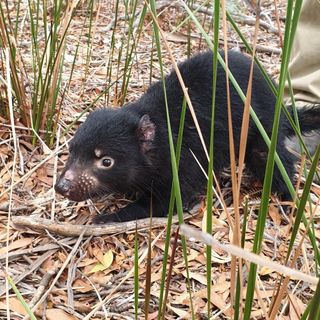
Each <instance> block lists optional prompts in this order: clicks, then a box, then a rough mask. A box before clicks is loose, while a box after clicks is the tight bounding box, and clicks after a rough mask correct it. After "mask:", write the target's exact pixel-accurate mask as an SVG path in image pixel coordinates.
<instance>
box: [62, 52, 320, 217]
mask: <svg viewBox="0 0 320 320" xmlns="http://www.w3.org/2000/svg"><path fill="white" fill-rule="evenodd" d="M222 55H223V53H222ZM212 59H213V57H212V52H206V53H203V54H199V55H196V56H194V57H193V58H191V59H189V60H187V61H185V62H184V63H182V64H181V65H180V66H179V69H180V72H181V74H182V77H183V79H184V83H185V85H186V87H187V88H188V92H189V95H190V98H191V100H192V103H193V107H194V109H195V112H196V115H197V118H198V121H199V124H200V127H201V130H202V133H203V136H204V138H205V140H206V143H207V145H208V143H209V141H208V139H209V132H210V124H211V105H212ZM250 63H251V61H250V59H249V58H248V57H247V56H245V55H243V54H241V53H238V52H234V51H230V52H229V68H230V70H231V72H232V73H233V75H234V76H235V78H236V80H237V81H238V83H239V84H240V86H241V88H242V90H243V91H244V92H246V90H247V84H248V78H249V69H250ZM166 89H167V98H168V103H169V109H170V117H171V125H172V130H173V135H174V136H177V132H178V127H179V121H180V111H181V106H182V101H183V93H182V90H181V87H180V84H179V81H178V79H177V76H176V74H175V72H171V74H169V75H168V76H167V77H166ZM230 90H231V104H232V117H233V130H234V141H235V150H236V153H237V154H238V149H239V137H240V130H241V122H242V114H243V102H242V100H241V98H240V97H239V96H238V94H237V92H236V90H235V89H234V87H233V86H232V84H231V85H230ZM216 92H217V96H216V112H215V142H214V145H215V150H214V156H215V157H214V170H215V172H216V173H219V172H221V170H222V169H223V168H224V167H227V166H229V163H230V162H229V142H228V123H227V98H226V80H225V72H224V70H223V68H222V67H221V66H220V65H219V66H218V70H217V91H216ZM251 104H252V106H253V108H254V110H255V112H256V113H257V115H258V117H259V119H260V121H261V122H262V124H263V126H264V128H265V130H266V132H267V133H268V134H269V136H270V135H271V130H272V122H273V115H274V112H273V110H274V106H275V97H274V95H273V93H272V92H271V90H270V89H269V87H268V85H267V83H266V81H265V80H264V78H263V76H262V75H261V73H260V71H259V69H258V67H255V69H254V78H253V87H252V103H251ZM299 116H300V119H301V129H302V131H305V132H307V131H310V130H312V129H317V128H319V126H320V108H313V109H310V110H309V109H308V110H305V109H300V111H299ZM293 134H294V132H293V131H292V129H291V127H290V125H289V124H288V122H287V120H286V119H285V118H284V117H282V118H281V123H280V130H279V137H278V141H279V143H278V147H277V152H278V154H279V156H280V158H281V160H282V162H283V164H284V166H285V168H286V170H287V173H288V175H289V177H290V178H291V180H293V176H294V172H295V169H294V160H295V159H294V157H293V155H292V154H291V153H289V152H288V151H287V149H286V147H285V145H284V141H285V138H286V137H288V136H290V135H293ZM190 150H192V151H193V153H194V154H195V155H196V156H197V158H198V160H200V162H201V164H202V166H203V167H204V168H207V160H206V157H205V153H204V151H203V148H202V146H201V143H200V139H199V137H198V133H197V131H196V129H195V126H194V123H193V120H192V118H191V115H190V112H189V111H187V114H186V120H185V129H184V136H183V146H182V151H181V161H180V169H179V177H180V183H181V192H182V200H183V204H184V206H185V207H188V204H189V203H190V202H192V201H194V199H195V197H196V196H197V195H198V194H201V193H203V192H204V191H205V186H206V180H205V177H204V175H203V173H202V172H201V169H200V168H199V166H198V164H197V163H196V161H195V159H194V157H193V156H192V154H191V152H190ZM267 153H268V148H267V146H266V144H265V143H264V141H263V139H262V138H261V136H260V133H259V131H258V129H257V128H256V126H255V124H254V122H253V121H252V120H250V128H249V134H248V142H247V152H246V158H245V163H246V167H247V168H248V169H249V170H250V171H251V172H252V174H253V175H254V176H255V178H256V179H257V180H259V181H261V182H262V181H263V179H264V173H265V165H266V159H267ZM171 182H172V173H171V162H170V154H169V145H168V133H167V123H166V114H165V100H164V94H163V87H162V83H161V82H157V83H155V84H154V85H152V86H151V87H150V88H149V89H148V91H147V92H146V93H145V94H144V95H143V96H142V97H141V98H140V99H139V100H138V101H136V102H133V103H130V104H128V105H126V106H124V107H122V108H120V109H116V110H115V109H103V110H97V111H94V112H92V113H91V114H90V115H89V116H88V118H87V120H86V121H85V123H84V124H83V125H81V126H80V128H79V129H78V130H77V132H76V134H75V137H74V139H73V140H72V142H71V143H70V157H69V160H68V162H67V164H66V167H65V169H64V171H63V172H62V174H61V177H60V179H59V181H58V182H57V184H56V191H57V192H59V193H60V194H62V195H64V196H66V197H68V198H70V199H72V200H75V201H82V200H85V199H88V198H90V197H93V196H96V195H101V194H108V193H124V194H127V193H130V192H138V194H140V197H139V199H138V200H137V201H136V202H133V203H131V204H129V205H128V206H127V207H125V208H123V209H121V210H120V211H119V212H118V213H116V214H111V215H107V214H103V215H101V216H97V217H96V219H95V221H94V222H95V223H106V222H109V221H128V220H134V219H139V218H143V217H148V216H149V213H150V197H151V192H152V197H153V199H152V202H153V215H154V216H165V215H166V214H167V209H168V202H169V196H170V187H171ZM151 189H152V191H151ZM272 190H273V192H277V193H278V194H281V195H282V196H283V197H284V198H290V195H289V193H288V190H287V187H286V185H285V183H284V181H283V179H282V177H281V175H280V172H279V170H278V168H277V167H275V171H274V177H273V185H272Z"/></svg>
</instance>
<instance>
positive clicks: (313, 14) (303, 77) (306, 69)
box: [284, 0, 320, 104]
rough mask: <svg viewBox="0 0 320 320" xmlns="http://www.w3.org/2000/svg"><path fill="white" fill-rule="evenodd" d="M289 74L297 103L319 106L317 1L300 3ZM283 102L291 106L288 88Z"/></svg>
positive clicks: (319, 1)
mask: <svg viewBox="0 0 320 320" xmlns="http://www.w3.org/2000/svg"><path fill="white" fill-rule="evenodd" d="M289 73H290V76H291V82H292V88H293V93H294V97H295V99H296V100H297V101H305V102H308V103H320V0H303V3H302V8H301V14H300V19H299V22H298V26H297V30H296V34H295V38H294V42H293V48H292V52H291V60H290V64H289ZM284 100H285V101H286V102H287V103H288V104H291V102H290V94H289V90H288V87H287V85H286V88H285V92H284Z"/></svg>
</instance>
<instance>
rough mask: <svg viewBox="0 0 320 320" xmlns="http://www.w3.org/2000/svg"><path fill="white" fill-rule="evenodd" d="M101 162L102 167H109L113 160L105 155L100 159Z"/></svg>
mask: <svg viewBox="0 0 320 320" xmlns="http://www.w3.org/2000/svg"><path fill="white" fill-rule="evenodd" d="M101 164H102V166H103V167H104V168H111V167H112V166H113V164H114V160H113V159H112V158H109V157H105V158H103V159H101Z"/></svg>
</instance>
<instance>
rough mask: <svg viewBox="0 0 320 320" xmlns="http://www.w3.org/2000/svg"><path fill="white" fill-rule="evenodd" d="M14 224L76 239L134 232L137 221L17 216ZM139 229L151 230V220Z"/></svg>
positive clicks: (159, 222)
mask: <svg viewBox="0 0 320 320" xmlns="http://www.w3.org/2000/svg"><path fill="white" fill-rule="evenodd" d="M191 216H192V215H190V214H185V215H184V218H185V219H188V218H190V217H191ZM12 222H13V223H14V224H15V225H17V226H19V227H27V228H30V229H32V230H34V231H37V232H40V233H45V230H47V231H49V232H50V233H54V234H58V235H61V236H66V237H75V236H79V235H80V234H82V233H83V235H84V236H101V235H106V234H115V233H123V232H128V231H133V230H135V228H136V221H126V222H114V223H109V224H107V225H74V224H70V223H59V222H53V221H51V220H49V219H44V218H39V217H35V216H27V217H26V216H16V217H12ZM177 222H178V217H174V219H173V223H177ZM166 223H167V218H153V219H152V228H158V227H161V226H165V225H166ZM137 224H138V229H139V230H141V229H149V227H150V219H149V218H146V219H140V220H138V221H137Z"/></svg>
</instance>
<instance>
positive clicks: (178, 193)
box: [150, 0, 195, 319]
mask: <svg viewBox="0 0 320 320" xmlns="http://www.w3.org/2000/svg"><path fill="white" fill-rule="evenodd" d="M150 5H151V11H152V17H153V18H154V17H156V5H155V0H151V1H150ZM153 26H154V29H153V30H154V35H155V40H156V46H157V52H158V59H159V64H160V72H161V78H162V80H163V81H162V84H163V93H164V98H165V109H166V118H167V127H168V139H169V147H170V159H171V166H172V174H173V184H174V194H175V199H176V208H177V213H178V220H179V224H182V223H183V207H182V199H181V190H180V183H179V176H178V167H177V161H176V156H175V150H174V143H173V137H172V129H171V122H170V114H169V107H168V100H167V93H166V86H165V81H164V79H165V77H164V72H163V66H162V65H163V64H162V56H161V45H160V35H159V30H158V27H157V24H156V21H155V20H154V23H153ZM181 242H182V251H183V258H184V261H185V265H186V272H187V283H188V290H189V294H190V308H191V314H192V319H194V318H195V315H194V308H193V302H192V295H191V286H190V277H189V268H188V254H187V245H186V239H185V237H181Z"/></svg>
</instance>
